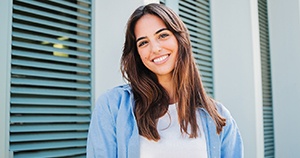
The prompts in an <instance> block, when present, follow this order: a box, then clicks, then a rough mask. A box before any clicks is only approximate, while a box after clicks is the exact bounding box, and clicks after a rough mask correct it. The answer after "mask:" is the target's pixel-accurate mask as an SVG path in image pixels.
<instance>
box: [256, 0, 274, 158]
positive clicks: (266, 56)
mask: <svg viewBox="0 0 300 158" xmlns="http://www.w3.org/2000/svg"><path fill="white" fill-rule="evenodd" d="M258 13H259V32H260V52H261V71H262V88H263V90H262V91H263V120H264V151H265V157H266V158H273V157H274V128H273V107H272V83H271V64H270V62H271V61H270V48H269V26H268V9H267V0H258Z"/></svg>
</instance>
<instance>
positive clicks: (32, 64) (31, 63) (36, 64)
mask: <svg viewBox="0 0 300 158" xmlns="http://www.w3.org/2000/svg"><path fill="white" fill-rule="evenodd" d="M11 63H12V64H13V65H19V66H28V67H35V68H45V69H52V70H62V71H72V72H73V71H75V72H82V73H90V69H89V68H82V67H78V66H65V65H58V64H49V63H45V62H34V61H26V60H18V59H13V60H12V62H11Z"/></svg>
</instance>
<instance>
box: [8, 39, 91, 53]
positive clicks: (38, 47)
mask: <svg viewBox="0 0 300 158" xmlns="http://www.w3.org/2000/svg"><path fill="white" fill-rule="evenodd" d="M12 45H13V46H16V47H22V48H30V49H34V50H43V51H50V52H61V53H64V54H68V55H76V56H82V57H90V56H91V55H90V54H89V53H87V52H80V51H73V50H68V49H59V48H55V47H50V46H43V45H40V44H31V43H25V42H17V41H13V42H12Z"/></svg>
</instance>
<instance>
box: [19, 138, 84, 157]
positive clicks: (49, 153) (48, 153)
mask: <svg viewBox="0 0 300 158" xmlns="http://www.w3.org/2000/svg"><path fill="white" fill-rule="evenodd" d="M75 143H76V142H75ZM85 151H86V149H85V148H84V147H81V148H75V149H74V148H71V149H60V150H54V149H51V150H42V151H41V152H34V151H33V152H32V151H27V152H26V153H24V154H22V155H20V154H15V155H14V157H15V158H23V157H68V156H69V155H79V154H84V153H85ZM74 157H75V156H72V158H74Z"/></svg>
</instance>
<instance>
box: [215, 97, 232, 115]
mask: <svg viewBox="0 0 300 158" xmlns="http://www.w3.org/2000/svg"><path fill="white" fill-rule="evenodd" d="M215 105H216V108H217V110H218V112H219V114H220V115H221V116H223V117H225V118H232V116H231V114H230V111H229V110H228V109H227V108H226V107H225V106H224V105H223V104H222V103H221V102H218V101H215Z"/></svg>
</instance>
